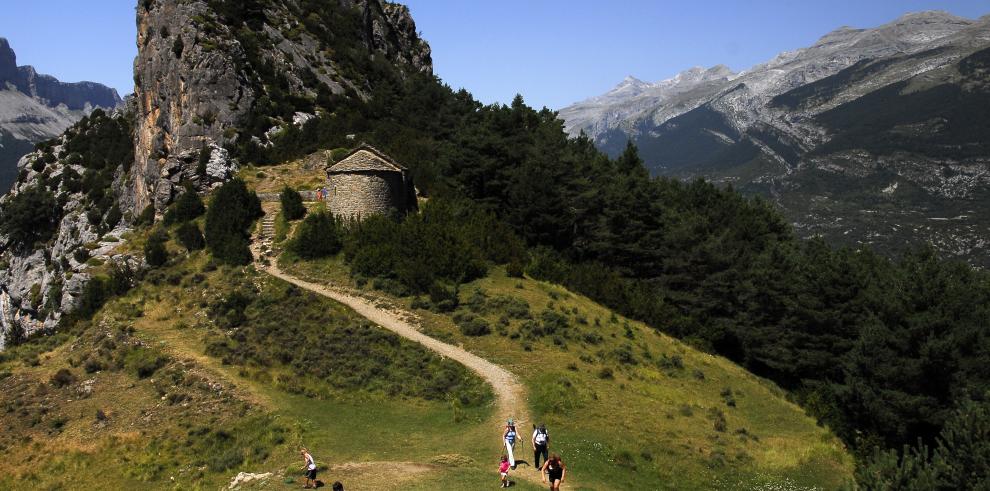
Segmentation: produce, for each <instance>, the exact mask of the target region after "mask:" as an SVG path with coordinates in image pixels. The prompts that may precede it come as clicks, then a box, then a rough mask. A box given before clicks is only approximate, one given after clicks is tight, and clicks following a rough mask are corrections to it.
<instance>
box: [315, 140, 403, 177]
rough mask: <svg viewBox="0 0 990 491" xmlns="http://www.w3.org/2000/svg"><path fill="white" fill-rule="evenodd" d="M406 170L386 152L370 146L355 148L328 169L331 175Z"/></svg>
mask: <svg viewBox="0 0 990 491" xmlns="http://www.w3.org/2000/svg"><path fill="white" fill-rule="evenodd" d="M405 170H406V168H405V167H403V166H402V165H401V164H399V163H398V162H396V161H395V160H392V158H391V157H389V156H388V155H385V153H384V152H382V151H381V150H378V149H377V148H375V147H373V146H371V145H368V144H363V145H361V146H359V147H357V148H355V149H354V150H352V151H351V153H349V154H347V156H346V157H344V158H342V159H340V161H339V162H337V163H336V164H333V165H331V166H330V167H328V168H327V172H328V173H331V174H335V173H342V172H361V171H384V172H405Z"/></svg>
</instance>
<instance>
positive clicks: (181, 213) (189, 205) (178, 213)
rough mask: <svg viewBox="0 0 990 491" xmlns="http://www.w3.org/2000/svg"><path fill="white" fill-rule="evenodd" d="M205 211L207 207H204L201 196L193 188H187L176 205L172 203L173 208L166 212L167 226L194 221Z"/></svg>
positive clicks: (176, 201)
mask: <svg viewBox="0 0 990 491" xmlns="http://www.w3.org/2000/svg"><path fill="white" fill-rule="evenodd" d="M205 211H206V207H205V206H203V200H202V199H201V198H200V197H199V194H198V193H197V192H196V191H195V190H194V189H192V188H191V187H187V188H186V190H185V192H183V193H182V195H181V196H179V199H177V200H175V203H172V206H170V207H169V208H168V211H166V212H165V224H166V225H171V224H173V223H181V222H185V221H188V220H193V219H195V218H198V217H199V216H201V215H202V214H203V212H205Z"/></svg>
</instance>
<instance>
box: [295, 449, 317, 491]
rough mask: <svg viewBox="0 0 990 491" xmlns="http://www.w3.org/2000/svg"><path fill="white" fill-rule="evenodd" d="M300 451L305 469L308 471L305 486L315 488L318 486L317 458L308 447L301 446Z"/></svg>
mask: <svg viewBox="0 0 990 491" xmlns="http://www.w3.org/2000/svg"><path fill="white" fill-rule="evenodd" d="M299 453H300V454H301V455H302V458H303V470H304V471H306V485H305V486H303V488H305V489H313V488H315V487H316V460H315V459H313V456H312V455H310V453H309V450H307V449H306V447H302V448H300V449H299Z"/></svg>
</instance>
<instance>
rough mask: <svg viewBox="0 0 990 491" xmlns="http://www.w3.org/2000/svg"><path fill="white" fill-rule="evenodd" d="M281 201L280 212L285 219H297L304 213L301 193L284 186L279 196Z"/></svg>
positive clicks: (304, 208)
mask: <svg viewBox="0 0 990 491" xmlns="http://www.w3.org/2000/svg"><path fill="white" fill-rule="evenodd" d="M279 198H280V200H281V202H282V213H283V214H284V215H285V219H286V220H298V219H300V218H302V217H303V216H305V215H306V207H305V206H304V205H303V200H302V195H300V194H299V193H298V192H297V191H296V190H295V189H292V188H290V187H289V186H286V187H285V188H283V189H282V193H281V195H280V196H279Z"/></svg>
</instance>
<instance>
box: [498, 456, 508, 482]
mask: <svg viewBox="0 0 990 491" xmlns="http://www.w3.org/2000/svg"><path fill="white" fill-rule="evenodd" d="M498 473H499V474H500V475H501V476H502V486H501V487H503V488H507V487H509V457H508V456H506V455H503V456H502V463H500V464H499V465H498Z"/></svg>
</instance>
